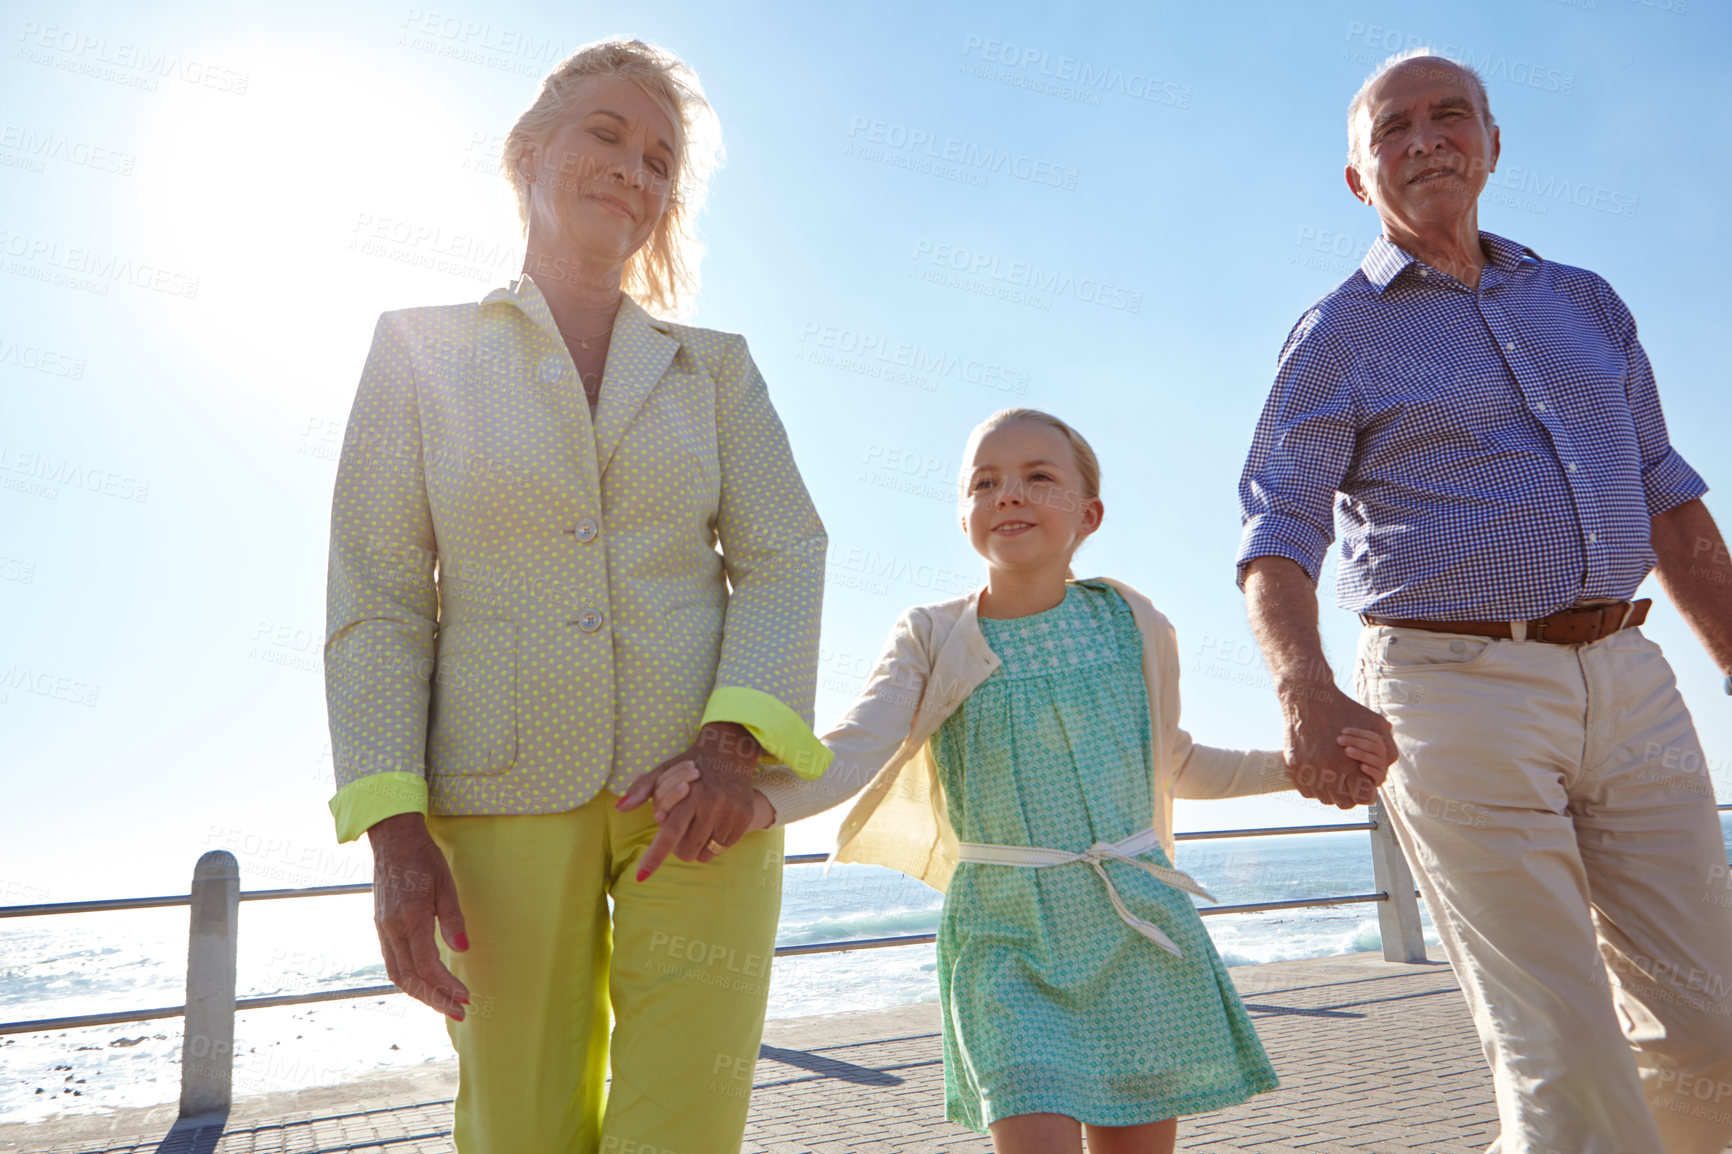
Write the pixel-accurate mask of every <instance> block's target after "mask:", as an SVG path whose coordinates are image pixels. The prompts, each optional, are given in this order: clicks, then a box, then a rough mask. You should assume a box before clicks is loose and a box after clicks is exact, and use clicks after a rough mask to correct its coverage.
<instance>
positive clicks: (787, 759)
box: [698, 685, 830, 778]
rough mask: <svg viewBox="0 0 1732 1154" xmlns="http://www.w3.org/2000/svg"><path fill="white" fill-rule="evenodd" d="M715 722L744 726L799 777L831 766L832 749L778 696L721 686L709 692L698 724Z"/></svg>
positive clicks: (770, 756) (817, 773)
mask: <svg viewBox="0 0 1732 1154" xmlns="http://www.w3.org/2000/svg"><path fill="white" fill-rule="evenodd" d="M712 721H732V722H735V723H737V724H739V725H743V726H745V727H746V729H747V730H749V731H750V732H751V735H752V736H753V737H754V738H755V739H757V742H758V744H759V745H761V746H763V747H764V752H765V753H766V754H767V755H768V757H767V758H766V760H772V761H774V762H775V763H776V764H778V765H785V766H787V767H788V768H789V769H790V770H792V771H793V772H794V773H795V774H797V775H798V776H800V777H806V778H812V777H822V776H823V775H824V771H825V770H826V769H829V768H830V751H829V750H827V749H825V748H824V743H823V742H821V741H819V740H818V738H817V735H816V734H814V733H813V732H812V727H811V726H809V725H807V724H806V723H805V722H804V721H801V720H800V715H799V714H797V713H795V712H794V711H793V710H792V709H789V708H788V707H787V706H786V705H784V704H783V703H782V702H781V701H780V700H779V699H777V698H774V697H771V696H770V695H769V694H768V693H763V692H760V691H759V690H756V689H747V688H745V687H744V686H741V685H718V686H716V688H715V690H714V691H713V692H711V694H710V703H709V705H707V706H705V707H704V717H703V720H702V721H700V722H699V723H698V724H699V725H708V724H709V723H710V722H712Z"/></svg>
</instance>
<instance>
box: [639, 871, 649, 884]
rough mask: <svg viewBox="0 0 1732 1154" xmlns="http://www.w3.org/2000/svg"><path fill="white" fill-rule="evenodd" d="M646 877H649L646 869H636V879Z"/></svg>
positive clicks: (640, 879) (641, 879)
mask: <svg viewBox="0 0 1732 1154" xmlns="http://www.w3.org/2000/svg"><path fill="white" fill-rule="evenodd" d="M648 877H649V871H648V870H638V871H637V880H638V881H640V882H641V881H643V880H645V879H646V878H648Z"/></svg>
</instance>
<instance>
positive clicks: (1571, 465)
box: [1564, 461, 1576, 473]
mask: <svg viewBox="0 0 1732 1154" xmlns="http://www.w3.org/2000/svg"><path fill="white" fill-rule="evenodd" d="M1564 468H1566V469H1568V470H1569V471H1570V472H1572V473H1573V472H1575V471H1576V463H1575V462H1574V461H1571V462H1570V463H1569V464H1567V465H1565V466H1564Z"/></svg>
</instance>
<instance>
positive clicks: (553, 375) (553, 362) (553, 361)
mask: <svg viewBox="0 0 1732 1154" xmlns="http://www.w3.org/2000/svg"><path fill="white" fill-rule="evenodd" d="M564 379H565V359H564V358H563V357H561V356H559V355H558V354H557V353H549V354H548V355H547V356H545V357H543V358H541V380H542V383H544V384H549V385H557V384H558V383H559V382H560V381H562V380H564Z"/></svg>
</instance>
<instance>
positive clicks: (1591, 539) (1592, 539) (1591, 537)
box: [1588, 533, 1600, 545]
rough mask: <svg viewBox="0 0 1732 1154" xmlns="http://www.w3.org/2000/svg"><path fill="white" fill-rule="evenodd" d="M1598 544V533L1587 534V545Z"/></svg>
mask: <svg viewBox="0 0 1732 1154" xmlns="http://www.w3.org/2000/svg"><path fill="white" fill-rule="evenodd" d="M1599 543H1600V535H1599V534H1598V533H1589V534H1588V544H1590V545H1598V544H1599Z"/></svg>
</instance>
